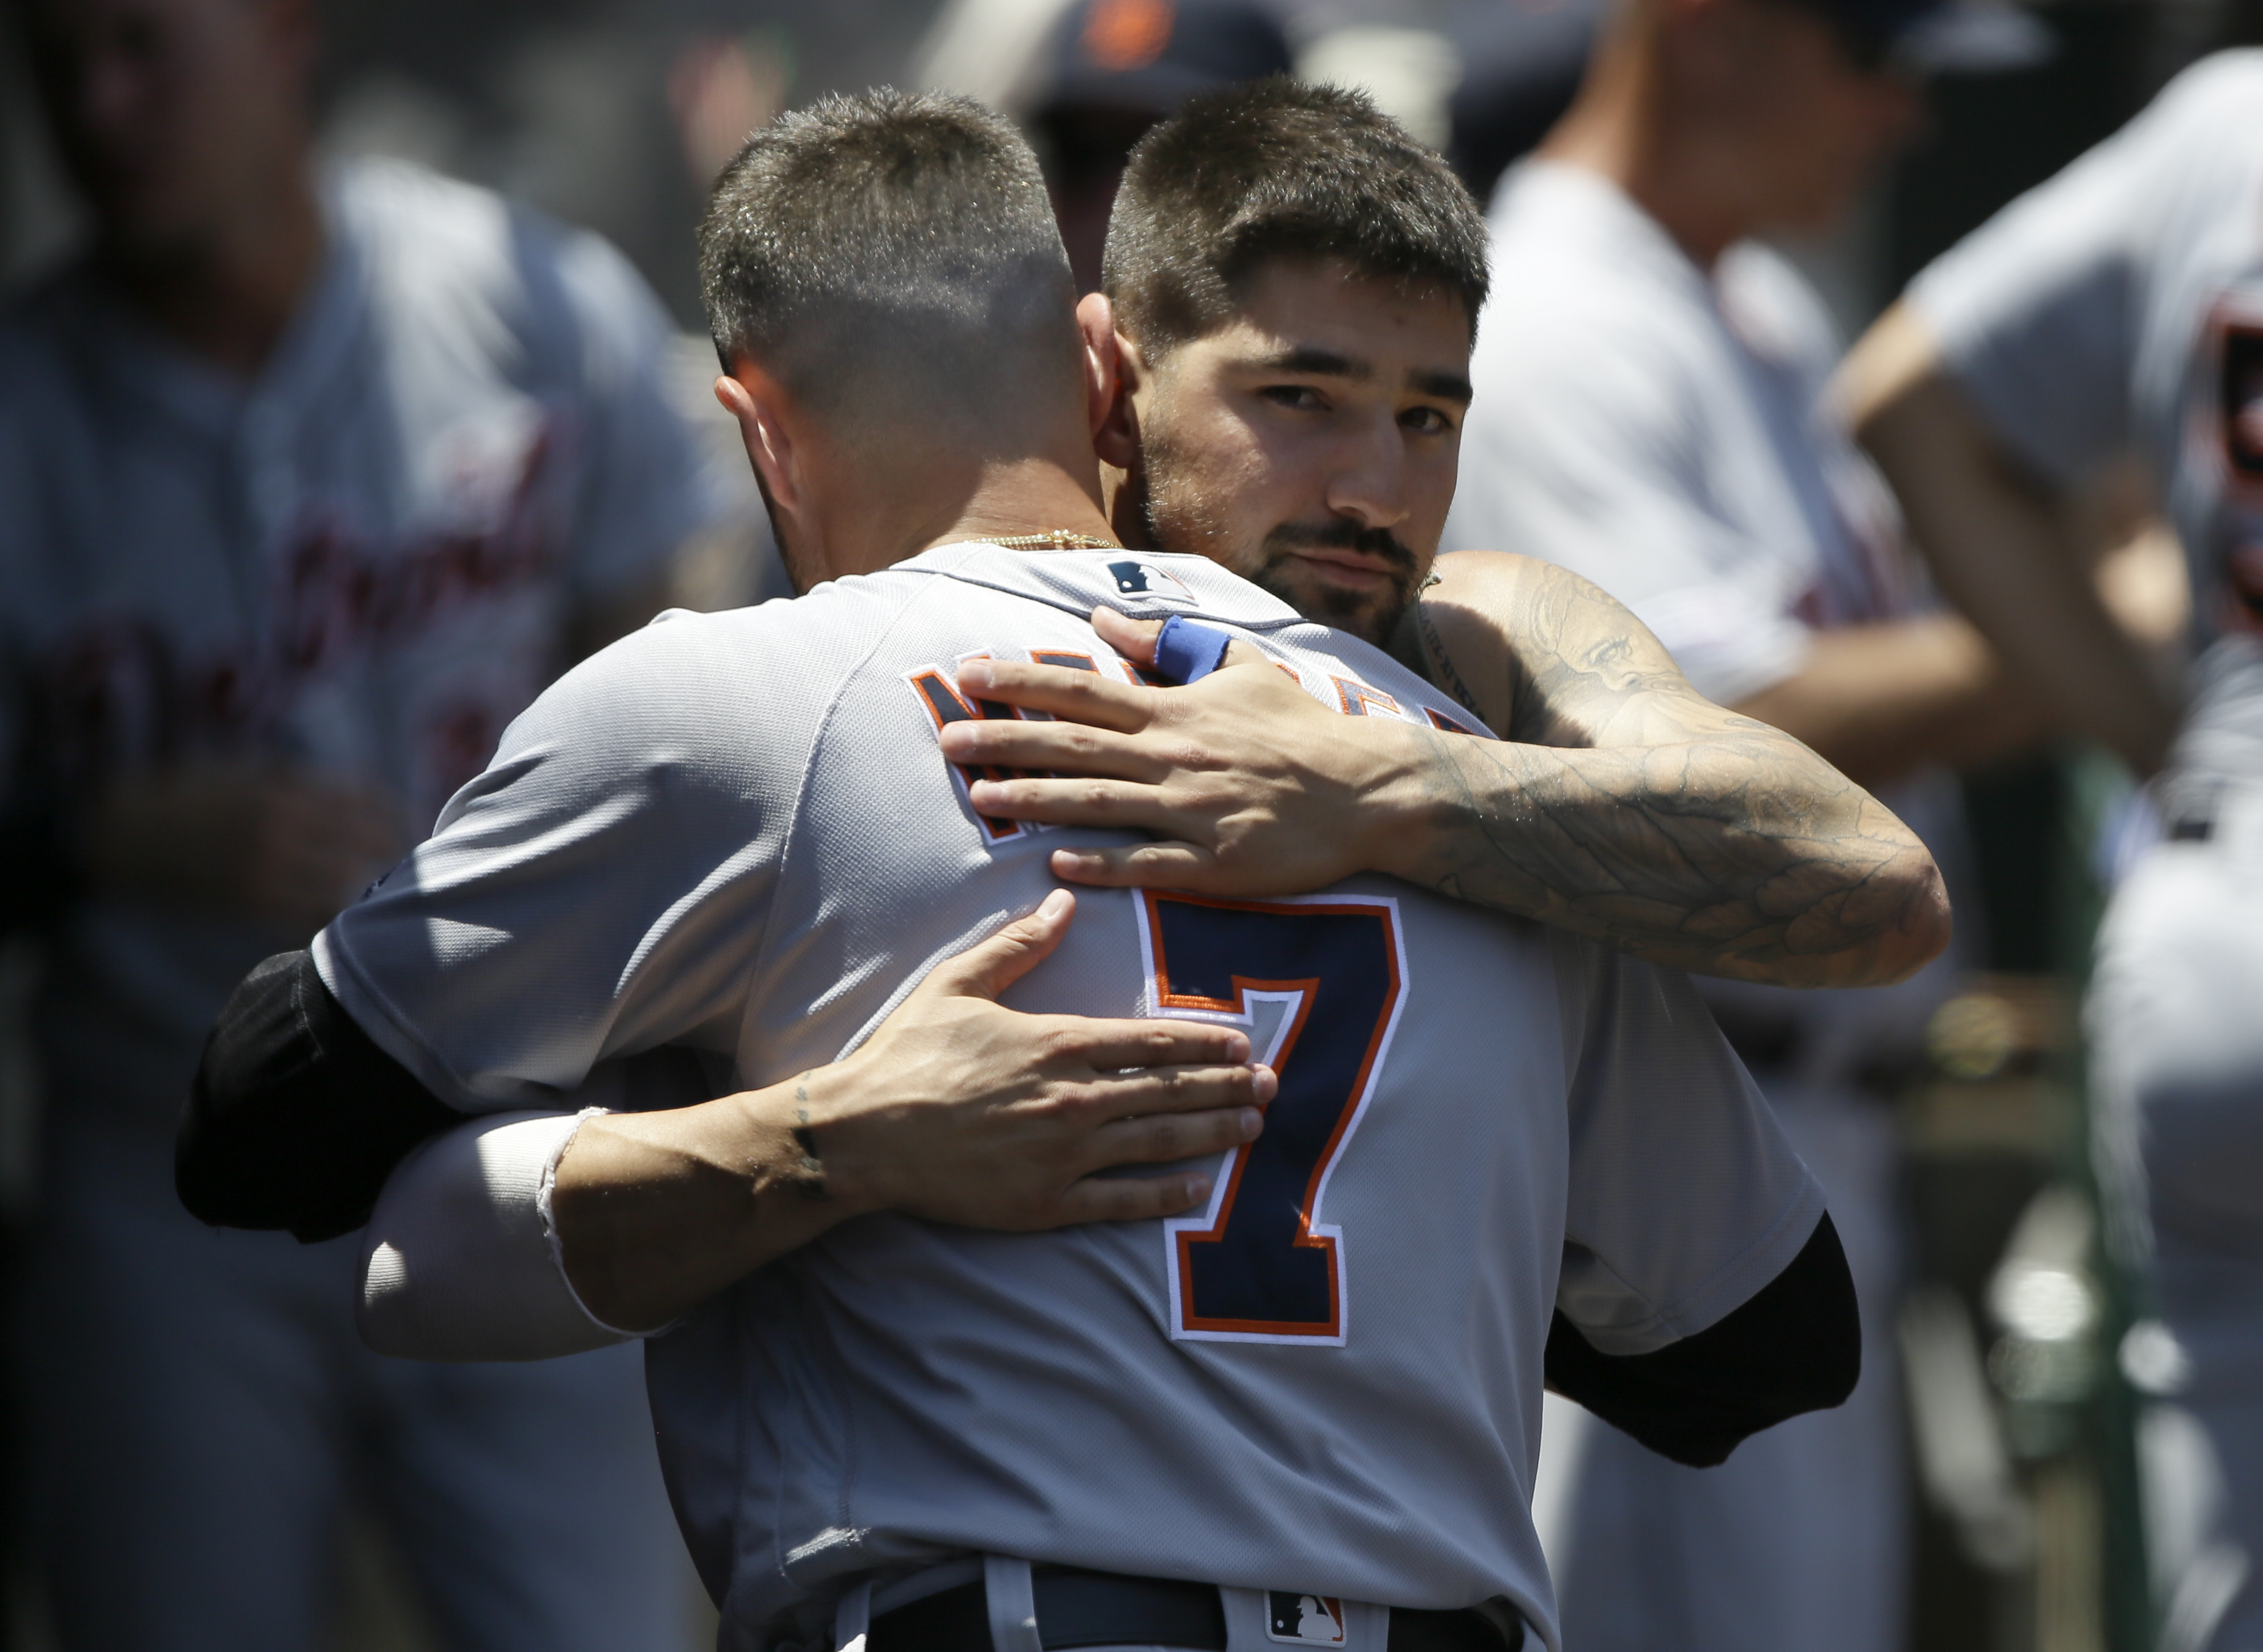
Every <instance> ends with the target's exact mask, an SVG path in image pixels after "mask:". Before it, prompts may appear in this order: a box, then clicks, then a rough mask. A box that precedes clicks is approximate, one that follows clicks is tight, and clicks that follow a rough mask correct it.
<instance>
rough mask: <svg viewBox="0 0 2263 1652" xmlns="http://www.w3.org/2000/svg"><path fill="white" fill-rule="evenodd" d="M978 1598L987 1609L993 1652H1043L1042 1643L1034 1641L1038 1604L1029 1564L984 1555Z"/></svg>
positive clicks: (1035, 1638) (1013, 1558)
mask: <svg viewBox="0 0 2263 1652" xmlns="http://www.w3.org/2000/svg"><path fill="white" fill-rule="evenodd" d="M982 1598H983V1599H984V1601H985V1602H987V1604H988V1606H989V1608H990V1645H991V1647H992V1648H993V1652H1045V1642H1044V1641H1041V1640H1039V1639H1038V1602H1037V1596H1036V1592H1035V1591H1034V1590H1033V1589H1032V1588H1031V1587H1030V1562H1027V1561H1025V1560H1017V1559H1016V1558H1015V1557H1014V1556H1012V1555H984V1556H983V1557H982Z"/></svg>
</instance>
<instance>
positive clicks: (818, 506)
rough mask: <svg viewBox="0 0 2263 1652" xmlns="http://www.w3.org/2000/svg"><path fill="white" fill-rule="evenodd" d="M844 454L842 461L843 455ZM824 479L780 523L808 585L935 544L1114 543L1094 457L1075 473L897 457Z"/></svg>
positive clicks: (851, 466)
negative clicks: (1060, 538) (1059, 538)
mask: <svg viewBox="0 0 2263 1652" xmlns="http://www.w3.org/2000/svg"><path fill="white" fill-rule="evenodd" d="M845 457H846V456H844V458H845ZM819 468H821V469H822V470H823V471H824V472H825V476H824V479H823V480H822V481H821V483H820V485H819V487H817V489H816V490H815V491H814V493H813V495H812V496H811V498H810V499H809V501H808V502H807V504H806V506H805V508H804V509H800V510H799V511H796V512H793V513H792V516H791V518H790V520H789V521H788V522H786V523H781V524H780V527H781V533H782V536H783V537H786V538H787V539H788V540H789V541H790V542H791V543H790V544H789V545H788V547H787V550H788V559H789V561H790V562H792V563H795V564H798V565H799V568H800V569H801V570H802V571H801V572H799V573H798V574H797V579H798V580H799V581H802V582H803V583H804V584H805V585H806V584H813V583H815V582H816V581H819V580H837V579H841V578H842V577H844V576H846V575H849V574H873V573H877V572H878V571H879V570H880V569H882V568H886V567H893V566H895V564H897V563H899V562H901V561H903V560H905V559H907V558H910V557H915V556H917V555H918V554H919V553H920V552H922V551H925V550H928V549H929V548H930V547H931V546H934V545H950V544H955V543H958V542H959V541H962V540H967V539H1014V538H1020V537H1024V536H1027V535H1036V534H1050V533H1054V532H1060V533H1066V534H1073V535H1079V536H1089V537H1093V538H1112V537H1114V536H1113V535H1112V534H1110V531H1109V526H1108V518H1107V517H1106V516H1103V515H1102V513H1101V509H1100V479H1099V477H1098V475H1097V474H1096V466H1095V464H1094V461H1093V458H1092V456H1091V451H1090V450H1089V449H1087V450H1086V451H1085V455H1084V458H1083V462H1082V464H1081V465H1079V466H1076V467H1074V468H1072V467H1071V466H1070V465H1069V464H1068V463H1067V462H1066V461H1065V460H1062V459H1059V458H1052V457H1050V456H1045V455H1038V454H1024V455H1021V456H1018V457H1015V458H983V457H980V456H979V455H974V454H967V453H943V452H936V451H929V452H928V453H925V454H919V453H904V452H899V453H898V455H897V456H896V457H895V458H894V459H893V463H891V464H890V465H889V466H888V467H887V468H886V470H885V471H880V470H878V469H876V467H875V466H873V465H871V464H868V463H863V462H856V461H851V462H849V463H843V464H840V465H837V466H836V465H821V466H820V467H819Z"/></svg>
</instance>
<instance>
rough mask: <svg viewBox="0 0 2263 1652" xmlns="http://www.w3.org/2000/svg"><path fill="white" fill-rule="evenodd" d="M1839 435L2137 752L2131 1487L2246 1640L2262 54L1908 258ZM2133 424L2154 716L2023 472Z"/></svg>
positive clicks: (2124, 1071) (2118, 1021) (2256, 1622)
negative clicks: (2134, 1443)
mask: <svg viewBox="0 0 2263 1652" xmlns="http://www.w3.org/2000/svg"><path fill="white" fill-rule="evenodd" d="M1847 386H1848V388H1849V391H1850V398H1849V399H1850V401H1851V403H1852V405H1853V407H1854V408H1855V415H1856V419H1857V425H1856V429H1857V434H1858V435H1859V436H1861V437H1862V440H1863V442H1864V443H1865V444H1867V445H1868V446H1869V449H1870V451H1871V452H1872V453H1873V454H1874V455H1875V456H1876V458H1877V461H1878V463H1879V465H1881V466H1882V467H1883V469H1884V471H1885V473H1886V474H1887V475H1888V476H1889V477H1890V478H1891V480H1892V481H1893V484H1894V487H1895V490H1896V491H1897V492H1898V494H1900V495H1901V497H1902V500H1903V501H1904V503H1905V507H1906V509H1907V510H1908V512H1909V516H1910V522H1911V525H1912V528H1913V529H1914V530H1915V531H1916V533H1917V535H1918V537H1919V538H1920V541H1921V542H1922V543H1923V544H1924V545H1925V546H1926V548H1927V555H1928V558H1929V559H1930V560H1931V562H1932V564H1933V566H1934V568H1935V569H1936V570H1937V571H1938V573H1939V575H1940V579H1941V584H1942V585H1943V586H1944V587H1945V588H1947V589H1948V591H1949V592H1950V593H1951V594H1952V595H1954V596H1955V597H1956V601H1957V602H1958V605H1959V606H1960V607H1962V608H1963V610H1965V611H1966V612H1967V613H1969V614H1970V615H1971V616H1972V617H1973V618H1974V620H1975V621H1976V623H1977V624H1979V625H1981V626H1982V627H1983V628H1984V629H1985V630H1986V631H1987V632H1988V634H1989V636H1990V638H1992V640H1993V641H1994V643H1995V644H1996V646H1998V647H1999V649H2001V650H2002V652H2003V653H2004V654H2005V656H2006V658H2007V659H2009V660H2013V661H2014V662H2016V663H2017V664H2018V665H2019V666H2020V667H2021V668H2022V669H2024V670H2025V671H2027V672H2028V673H2029V674H2031V675H2033V676H2034V677H2035V680H2036V681H2038V682H2042V683H2045V684H2048V685H2049V687H2050V689H2051V691H2052V693H2053V695H2054V696H2055V697H2056V698H2057V700H2059V701H2060V702H2061V703H2064V704H2065V705H2067V706H2068V707H2070V708H2072V710H2073V711H2074V712H2075V713H2076V714H2077V715H2078V717H2079V720H2080V723H2081V725H2082V726H2083V727H2084V729H2085V731H2086V732H2089V733H2091V734H2092V735H2093V736H2094V737H2095V738H2098V739H2101V740H2104V741H2106V742H2107V743H2108V744H2109V745H2112V746H2113V747H2116V748H2117V749H2119V750H2120V751H2121V752H2122V754H2123V755H2124V756H2126V757H2127V758H2128V759H2129V761H2131V762H2132V763H2133V764H2134V765H2136V767H2137V768H2139V769H2140V771H2141V772H2144V771H2146V770H2150V769H2151V768H2154V767H2156V766H2158V765H2161V764H2162V762H2163V748H2164V747H2165V746H2166V747H2167V753H2166V760H2165V768H2164V770H2163V772H2162V773H2161V775H2160V776H2159V777H2158V779H2157V780H2156V781H2155V782H2154V784H2153V790H2154V797H2155V799H2156V801H2157V803H2158V812H2159V816H2160V819H2161V821H2162V824H2163V826H2165V841H2162V842H2159V843H2158V844H2155V845H2154V846H2153V847H2151V848H2150V849H2149V850H2147V851H2146V852H2145V853H2144V855H2143V857H2142V859H2140V860H2139V861H2138V862H2137V863H2136V867H2135V869H2133V870H2132V871H2131V873H2130V875H2129V877H2128V878H2127V880H2126V881H2125V882H2124V883H2123V884H2122V886H2121V887H2120V888H2119V889H2118V890H2117V891H2115V896H2114V899H2113V904H2112V905H2111V907H2110V909H2109V910H2108V914H2107V918H2106V922H2105V926H2104V927H2103V929H2102V930H2101V932H2100V937H2099V943H2098V960H2097V973H2096V975H2095V977H2094V978H2093V989H2092V995H2091V1001H2090V1006H2089V1021H2090V1032H2091V1036H2092V1038H2093V1042H2094V1057H2093V1074H2094V1075H2095V1078H2096V1084H2097V1094H2098V1097H2099V1100H2100V1114H2101V1117H2100V1135H2101V1146H2102V1149H2103V1167H2104V1169H2105V1171H2106V1172H2107V1180H2108V1185H2109V1187H2117V1190H2118V1192H2119V1193H2120V1194H2121V1200H2120V1210H2119V1212H2118V1214H2119V1216H2121V1217H2122V1219H2123V1221H2122V1226H2123V1234H2122V1237H2123V1238H2124V1239H2125V1240H2126V1241H2128V1242H2129V1244H2131V1245H2132V1246H2133V1248H2134V1252H2135V1254H2136V1256H2138V1257H2139V1258H2140V1259H2142V1260H2143V1263H2144V1266H2145V1269H2146V1271H2147V1273H2148V1274H2149V1276H2150V1280H2151V1287H2152V1291H2153V1296H2154V1302H2153V1306H2154V1309H2155V1311H2157V1312H2158V1315H2159V1316H2160V1318H2161V1320H2162V1322H2163V1323H2164V1324H2165V1325H2166V1326H2167V1328H2168V1330H2169V1331H2170V1332H2171V1333H2172V1334H2173V1338H2174V1342H2175V1346H2176V1348H2177V1350H2178V1353H2179V1357H2175V1358H2171V1359H2167V1360H2155V1361H2154V1362H2153V1364H2154V1367H2156V1369H2157V1370H2158V1371H2160V1372H2165V1373H2174V1372H2176V1371H2177V1370H2178V1368H2179V1367H2181V1374H2180V1378H2179V1379H2178V1380H2173V1381H2169V1382H2167V1383H2166V1384H2165V1388H2166V1389H2167V1390H2168V1391H2169V1392H2171V1393H2173V1396H2174V1398H2175V1404H2176V1406H2177V1407H2179V1408H2181V1410H2182V1413H2183V1418H2185V1419H2187V1420H2186V1421H2185V1422H2184V1424H2183V1425H2181V1426H2180V1419H2179V1418H2178V1415H2177V1412H2176V1411H2175V1410H2168V1409H2163V1410H2158V1411H2157V1413H2156V1426H2155V1427H2154V1429H2153V1430H2152V1432H2151V1435H2150V1437H2149V1443H2150V1446H2151V1447H2156V1448H2158V1447H2170V1446H2174V1444H2175V1442H2176V1441H2178V1440H2179V1439H2189V1438H2190V1437H2191V1435H2192V1433H2193V1429H2192V1425H2197V1433H2198V1436H2199V1440H2200V1442H2201V1444H2200V1451H2199V1453H2198V1455H2199V1456H2200V1458H2201V1459H2202V1461H2201V1462H2200V1463H2198V1464H2195V1463H2194V1462H2192V1461H2190V1460H2189V1459H2188V1458H2187V1460H2186V1461H2183V1462H2181V1463H2180V1462H2179V1461H2177V1459H2176V1455H2175V1454H2173V1452H2164V1453H2163V1454H2162V1455H2161V1460H2160V1461H2159V1462H2158V1465H2157V1467H2158V1472H2157V1473H2154V1474H2151V1475H2149V1476H2148V1478H2149V1482H2150V1483H2151V1485H2153V1486H2156V1487H2159V1488H2162V1489H2164V1490H2166V1491H2167V1492H2168V1494H2169V1502H2168V1503H2167V1504H2165V1505H2164V1506H2158V1507H2156V1508H2154V1509H2152V1510H2151V1511H2150V1513H2151V1516H2152V1517H2153V1529H2152V1531H2151V1539H2152V1540H2153V1542H2154V1543H2155V1544H2156V1545H2157V1546H2158V1547H2156V1550H2155V1556H2154V1558H2155V1567H2156V1571H2157V1574H2159V1575H2161V1576H2164V1578H2165V1598H2164V1600H2163V1602H2162V1605H2163V1607H2164V1610H2165V1614H2166V1619H2165V1620H2166V1622H2167V1624H2168V1625H2169V1626H2170V1627H2169V1630H2168V1634H2170V1635H2171V1636H2172V1637H2173V1643H2174V1644H2176V1645H2178V1646H2180V1647H2190V1648H2222V1649H2223V1652H2234V1649H2235V1648H2239V1649H2244V1648H2250V1647H2253V1646H2255V1645H2257V1644H2259V1642H2263V1583H2259V1581H2258V1568H2259V1566H2263V1315H2259V1313H2258V1311H2257V1306H2256V1305H2257V1303H2258V1302H2263V1225H2259V1223H2258V1219H2257V1212H2258V1209H2259V1206H2258V1203H2257V1200H2256V1197H2255V1190H2256V1187H2258V1185H2259V1182H2263V1130H2259V1128H2258V1124H2259V1121H2263V1042H2259V1039H2258V1035H2257V1031H2256V1016H2255V1014H2254V1006H2255V1003H2256V1000H2257V994H2258V992H2259V991H2263V942H2259V941H2258V939H2257V937H2258V935H2259V934H2263V910H2259V906H2258V895H2257V891H2258V890H2259V888H2263V881H2259V878H2258V876H2257V874H2258V869H2259V861H2258V855H2259V853H2263V835H2259V827H2263V812H2259V798H2263V53H2258V52H2255V51H2236V52H2226V53H2223V54H2220V55H2218V56H2216V57H2212V58H2209V59H2207V60H2205V61H2202V62H2201V63H2199V64H2197V65H2195V66H2194V67H2193V68H2192V69H2187V71H2186V72H2185V73H2184V74H2183V75H2181V76H2179V77H2178V78H2177V79H2176V80H2175V81H2173V83H2171V84H2170V85H2169V87H2168V88H2167V90H2165V91H2163V92H2162V93H2161V94H2160V96H2159V97H2158V98H2157V99H2156V100H2155V101H2154V103H2153V105H2151V107H2150V108H2149V109H2147V110H2146V111H2145V112H2143V113H2142V114H2140V115H2139V116H2138V117H2137V118H2136V119H2135V120H2133V121H2131V122H2130V123H2129V126H2127V127H2126V128H2125V129H2123V130H2122V132H2121V133H2118V134H2117V135H2115V137H2112V138H2110V139H2108V140H2107V141H2105V142H2104V143H2102V144H2100V145H2099V146H2098V148H2095V149H2093V150H2092V151H2091V152H2090V153H2089V154H2088V155H2085V156H2083V157H2082V158H2081V159H2080V160H2079V161H2077V162H2075V163H2074V164H2073V165H2071V166H2070V167H2068V168H2067V169H2066V170H2064V172H2062V173H2060V174H2059V175H2058V176H2057V177H2055V178H2052V179H2051V180H2050V181H2049V182H2047V183H2045V184H2042V185H2040V186H2039V187H2037V188H2036V189H2035V190H2033V191H2030V192H2029V193H2028V194H2027V195H2025V196H2023V197H2022V198H2020V199H2019V200H2017V201H2014V203H2013V204H2012V205H2011V206H2007V207H2006V208H2005V209H2004V210H2003V211H2002V212H2001V213H1999V214H1998V215H1997V216H1996V217H1995V218H1994V219H1992V220H1990V221H1989V222H1988V223H1987V224H1985V225H1983V226H1982V227H1980V228H1979V229H1977V230H1976V231H1974V232H1973V233H1972V234H1971V235H1970V236H1968V237H1967V238H1966V239H1965V240H1964V241H1963V242H1961V243H1960V244H1959V245H1957V246H1956V247H1955V248H1952V249H1950V250H1949V251H1948V252H1947V253H1945V254H1944V255H1942V256H1941V258H1940V259H1938V260H1937V261H1936V262H1935V263H1934V264H1933V265H1932V267H1930V268H1929V269H1927V271H1925V272H1924V273H1923V274H1921V275H1920V276H1919V278H1917V280H1916V281H1915V282H1913V283H1912V285H1911V287H1910V290H1909V292H1908V293H1907V294H1906V295H1905V298H1904V299H1903V300H1902V302H1901V303H1900V304H1899V305H1898V306H1897V307H1895V308H1894V309H1892V310H1891V311H1889V312H1888V313H1887V314H1886V315H1885V316H1884V317H1883V318H1882V319H1881V320H1880V321H1879V322H1878V323H1877V325H1876V328H1874V329H1873V330H1872V332H1871V333H1870V335H1869V336H1868V337H1867V338H1866V339H1865V340H1864V341H1863V342H1862V343H1861V344H1860V345H1858V346H1857V347H1856V349H1855V353H1854V354H1853V355H1852V356H1851V357H1849V359H1848V363H1847ZM2128 447H2134V448H2136V451H2138V452H2139V453H2140V454H2141V455H2142V456H2143V458H2144V460H2145V462H2146V468H2147V470H2148V472H2149V473H2150V474H2151V477H2152V479H2153V482H2154V485H2155V487H2156V488H2157V490H2158V497H2159V499H2160V501H2161V503H2162V506H2163V509H2165V513H2166V514H2167V516H2169V517H2170V519H2171V520H2172V521H2173V523H2174V525H2175V528H2176V531H2177V535H2178V537H2179V538H2180V540H2181V541H2182V542H2183V546H2184V552H2185V557H2186V560H2187V566H2188V568H2189V572H2190V576H2191V586H2192V591H2193V596H2194V606H2193V624H2192V634H2191V639H2190V640H2191V646H2192V648H2193V650H2194V654H2195V656H2196V658H2195V659H2194V663H2193V666H2192V669H2191V675H2190V678H2189V682H2188V689H2189V696H2190V697H2189V700H2188V702H2187V706H2186V708H2185V711H2184V713H2183V717H2182V720H2181V723H2180V724H2177V725H2173V723H2172V718H2171V715H2170V712H2169V709H2168V707H2167V705H2166V704H2165V700H2164V697H2163V696H2162V695H2161V694H2160V693H2159V691H2158V689H2156V688H2155V686H2154V680H2153V678H2152V676H2151V673H2150V671H2149V669H2148V667H2147V664H2146V662H2145V661H2144V659H2142V658H2141V657H2140V655H2139V654H2138V653H2137V652H2136V650H2135V649H2134V648H2132V647H2131V646H2129V644H2128V643H2126V642H2125V641H2124V640H2123V639H2122V636H2121V634H2120V633H2119V631H2117V630H2116V628H2115V625H2114V624H2112V623H2111V622H2110V621H2109V619H2108V616H2107V614H2106V613H2105V611H2104V610H2102V609H2101V608H2100V604H2099V602H2098V599H2097V596H2096V595H2094V594H2093V590H2092V589H2091V588H2090V587H2089V586H2088V585H2086V583H2084V582H2083V581H2079V580H2078V579H2076V578H2074V577H2072V570H2073V568H2074V567H2075V566H2076V563H2075V562H2074V561H2073V560H2072V559H2070V558H2069V557H2068V556H2067V554H2066V552H2065V551H2064V548H2063V547H2062V545H2061V544H2060V543H2059V538H2058V530H2057V526H2056V524H2055V521H2054V518H2053V516H2052V515H2051V508H2052V503H2053V501H2054V499H2055V496H2056V495H2057V494H2059V493H2061V492H2062V491H2064V490H2070V489H2072V488H2074V487H2078V486H2079V484H2080V483H2081V482H2082V481H2083V480H2084V479H2085V477H2086V475H2087V474H2089V473H2092V472H2093V470H2094V468H2095V467H2097V466H2099V465H2101V464H2103V463H2104V462H2105V461H2107V460H2108V459H2109V458H2113V457H2115V455H2116V454H2117V453H2118V452H2119V451H2122V450H2123V449H2125V448H2128ZM2172 728H2173V743H2172Z"/></svg>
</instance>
